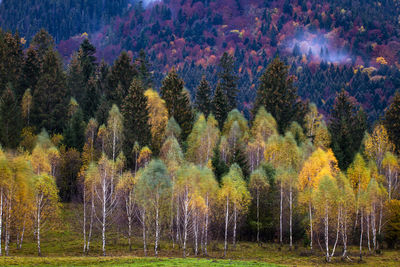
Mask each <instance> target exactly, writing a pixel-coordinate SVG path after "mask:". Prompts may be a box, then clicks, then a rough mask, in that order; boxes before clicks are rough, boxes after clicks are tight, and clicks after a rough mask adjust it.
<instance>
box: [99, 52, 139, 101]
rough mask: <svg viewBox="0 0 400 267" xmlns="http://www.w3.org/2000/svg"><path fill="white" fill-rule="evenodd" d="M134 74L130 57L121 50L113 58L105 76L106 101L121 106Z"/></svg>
mask: <svg viewBox="0 0 400 267" xmlns="http://www.w3.org/2000/svg"><path fill="white" fill-rule="evenodd" d="M136 75H137V71H136V69H135V66H134V65H133V64H132V58H131V57H130V56H129V55H128V53H127V52H126V51H123V52H122V53H121V54H120V55H119V57H118V58H117V59H116V60H115V62H114V64H113V66H112V67H111V71H110V73H109V75H108V76H107V89H106V95H107V99H108V101H110V103H112V104H116V105H118V106H121V104H122V101H123V100H124V98H125V97H126V96H127V95H128V92H129V88H130V86H131V84H132V80H133V78H134V77H135V76H136Z"/></svg>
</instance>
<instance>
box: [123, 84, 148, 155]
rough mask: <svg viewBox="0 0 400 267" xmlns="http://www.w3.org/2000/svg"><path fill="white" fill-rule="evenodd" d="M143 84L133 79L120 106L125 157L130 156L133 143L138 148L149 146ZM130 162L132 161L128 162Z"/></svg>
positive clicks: (145, 98)
mask: <svg viewBox="0 0 400 267" xmlns="http://www.w3.org/2000/svg"><path fill="white" fill-rule="evenodd" d="M144 92H145V90H144V88H143V84H142V82H141V81H140V80H138V79H136V78H135V79H133V81H132V84H131V86H130V88H129V92H128V95H127V96H126V97H125V99H124V101H123V105H122V115H123V117H124V135H125V146H124V147H125V151H124V153H125V155H128V156H130V155H131V151H132V148H133V146H134V145H135V143H136V142H137V143H138V144H139V146H140V147H144V146H147V145H149V144H150V141H151V132H150V125H149V111H148V109H147V97H146V96H145V95H144ZM128 162H132V160H128Z"/></svg>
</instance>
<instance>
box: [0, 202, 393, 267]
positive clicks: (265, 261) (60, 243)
mask: <svg viewBox="0 0 400 267" xmlns="http://www.w3.org/2000/svg"><path fill="white" fill-rule="evenodd" d="M72 210H73V208H66V209H65V210H64V212H63V216H64V219H63V222H65V223H64V224H63V225H60V227H59V229H58V230H53V231H48V232H47V233H45V234H44V235H43V238H42V254H43V256H44V257H37V256H36V255H37V248H36V242H35V241H34V239H33V236H32V233H30V234H29V235H27V237H26V239H25V241H24V244H23V247H22V249H21V250H17V249H16V248H15V244H11V250H10V255H11V256H10V257H0V266H111V265H112V266H191V267H194V266H321V265H327V266H329V265H332V266H388V267H391V266H399V263H400V252H399V251H395V250H384V251H383V253H382V254H381V255H375V254H368V253H367V250H366V249H365V255H364V258H363V262H362V263H358V253H357V252H358V250H357V248H356V247H352V248H350V258H351V259H352V261H351V262H349V261H347V262H343V261H341V259H340V257H335V258H334V259H333V261H332V263H329V264H327V263H325V261H324V257H323V254H322V253H321V252H320V251H316V253H315V254H314V255H308V256H301V255H302V254H303V253H302V252H305V251H307V249H306V248H304V247H299V248H296V249H293V250H289V247H287V246H284V247H283V248H280V247H279V245H277V244H263V245H262V246H258V245H257V244H255V243H250V242H239V243H238V245H237V247H236V248H232V247H230V248H229V251H228V256H227V258H226V259H224V258H223V243H222V242H211V244H210V245H209V246H208V252H209V256H208V257H207V258H205V257H201V256H200V257H194V255H193V254H194V253H193V250H192V249H189V250H188V253H189V256H188V258H185V259H183V258H182V251H181V250H180V249H179V248H178V247H177V246H175V248H173V247H172V244H171V242H166V241H164V242H161V244H160V252H159V257H158V258H155V257H154V251H153V249H154V248H153V247H152V246H151V245H152V244H153V243H152V241H151V240H149V247H148V250H149V257H144V254H143V248H142V240H141V239H140V237H139V236H138V237H137V238H134V239H133V247H132V251H131V252H130V251H129V249H128V243H127V239H126V238H125V237H124V236H122V235H121V234H117V233H116V231H113V233H110V234H108V236H107V255H108V256H107V257H102V256H101V255H102V253H101V239H100V238H99V236H97V237H95V238H94V240H93V243H92V244H91V251H90V254H89V255H88V256H83V255H82V244H83V241H82V235H81V233H80V232H79V231H80V228H79V227H77V225H76V224H75V225H74V223H76V222H77V221H78V220H77V216H76V215H74V214H73V212H72ZM134 231H135V233H139V232H140V229H134ZM164 240H168V238H164ZM190 245H191V244H190ZM316 249H318V248H316ZM340 250H341V248H340V247H339V248H338V249H337V251H338V252H340Z"/></svg>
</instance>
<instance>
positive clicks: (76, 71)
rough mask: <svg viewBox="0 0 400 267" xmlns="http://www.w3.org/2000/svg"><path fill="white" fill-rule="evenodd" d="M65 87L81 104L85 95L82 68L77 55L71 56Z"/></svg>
mask: <svg viewBox="0 0 400 267" xmlns="http://www.w3.org/2000/svg"><path fill="white" fill-rule="evenodd" d="M67 86H68V91H69V92H70V94H71V96H72V97H74V98H75V99H76V101H78V103H79V104H81V103H82V101H83V98H84V96H85V94H86V86H85V81H84V75H83V71H82V66H81V63H80V62H79V59H78V55H77V54H74V55H73V56H72V60H71V63H70V64H69V66H68V72H67Z"/></svg>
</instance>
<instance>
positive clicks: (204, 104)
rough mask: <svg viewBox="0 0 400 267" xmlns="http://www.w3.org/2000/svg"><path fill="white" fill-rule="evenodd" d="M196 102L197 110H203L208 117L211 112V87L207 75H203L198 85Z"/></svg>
mask: <svg viewBox="0 0 400 267" xmlns="http://www.w3.org/2000/svg"><path fill="white" fill-rule="evenodd" d="M195 103H196V108H197V110H198V111H200V112H202V113H203V114H204V116H206V118H207V117H208V115H209V114H210V113H211V87H210V85H209V84H208V82H207V80H206V77H205V76H203V78H202V79H201V81H200V84H199V86H198V87H197V91H196V101H195Z"/></svg>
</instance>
